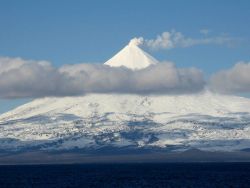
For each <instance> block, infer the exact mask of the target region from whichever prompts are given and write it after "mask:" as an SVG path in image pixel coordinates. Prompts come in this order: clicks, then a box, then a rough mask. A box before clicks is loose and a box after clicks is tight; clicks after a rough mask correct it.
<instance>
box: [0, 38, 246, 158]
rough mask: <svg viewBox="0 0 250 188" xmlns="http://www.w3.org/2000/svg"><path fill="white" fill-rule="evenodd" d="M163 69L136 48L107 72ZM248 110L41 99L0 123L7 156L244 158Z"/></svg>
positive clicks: (227, 98)
mask: <svg viewBox="0 0 250 188" xmlns="http://www.w3.org/2000/svg"><path fill="white" fill-rule="evenodd" d="M157 63H158V61H157V60H156V59H155V58H153V57H152V56H150V55H149V54H147V53H146V52H144V51H143V50H142V49H141V48H140V47H139V46H138V44H137V43H135V42H134V41H131V42H130V43H129V44H128V45H127V46H125V48H123V49H122V50H121V51H120V52H118V53H117V54H116V55H115V56H114V57H112V58H111V59H110V60H108V61H107V62H106V63H105V65H107V66H111V67H120V66H123V67H126V68H128V69H132V70H134V71H137V70H140V69H144V68H147V67H148V66H153V65H155V64H157ZM249 107H250V100H249V99H248V98H244V97H238V96H231V95H220V94H215V93H212V92H211V91H209V90H204V91H202V92H200V93H195V94H185V95H184V94H183V95H148V96H146V95H135V94H133V95H132V94H88V95H85V96H80V97H47V98H40V99H35V100H33V101H31V102H29V103H27V104H24V105H22V106H20V107H18V108H16V109H14V110H11V111H9V112H7V113H4V114H2V115H1V116H0V151H1V152H24V151H32V152H33V151H46V152H48V151H53V152H54V151H81V152H83V153H89V152H90V153H91V152H92V153H93V152H96V151H107V150H108V151H111V152H113V153H114V152H116V151H121V150H122V151H123V152H125V153H126V152H127V153H129V152H131V150H132V151H137V150H140V151H141V150H147V151H154V150H157V151H159V150H161V151H167V152H173V151H174V152H176V151H185V150H189V149H193V148H196V149H199V150H204V151H230V152H231V151H243V150H248V149H249V148H250V147H249V146H250V108H249ZM128 151H129V152H128Z"/></svg>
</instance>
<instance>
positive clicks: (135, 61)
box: [104, 39, 158, 70]
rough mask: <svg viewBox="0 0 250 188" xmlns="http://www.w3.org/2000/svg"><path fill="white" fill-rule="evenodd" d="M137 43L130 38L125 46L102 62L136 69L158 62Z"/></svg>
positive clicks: (112, 65)
mask: <svg viewBox="0 0 250 188" xmlns="http://www.w3.org/2000/svg"><path fill="white" fill-rule="evenodd" d="M138 45H139V44H138V42H136V39H132V40H131V41H130V42H129V44H128V45H127V46H125V47H124V48H123V49H122V50H121V51H119V52H118V53H117V54H116V55H115V56H114V57H112V58H111V59H109V60H108V61H107V62H105V63H104V64H105V65H109V66H111V67H121V66H124V67H127V68H129V69H132V70H138V69H143V68H146V67H148V66H150V65H154V64H157V63H158V61H157V60H156V59H155V58H153V57H152V56H151V55H149V54H148V53H146V52H145V51H143V50H142V49H141V48H139V47H138Z"/></svg>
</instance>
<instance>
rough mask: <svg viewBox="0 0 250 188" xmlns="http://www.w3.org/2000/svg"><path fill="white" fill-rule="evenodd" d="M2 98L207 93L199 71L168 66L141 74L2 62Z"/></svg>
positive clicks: (82, 66)
mask: <svg viewBox="0 0 250 188" xmlns="http://www.w3.org/2000/svg"><path fill="white" fill-rule="evenodd" d="M0 68H1V69H0V70H1V71H0V88H1V89H0V98H20V97H44V96H73V95H84V94H87V93H131V94H182V93H193V92H198V91H200V90H202V89H203V87H204V84H205V81H204V79H203V74H202V72H201V71H200V70H198V69H196V68H186V69H179V68H176V67H175V66H174V64H172V63H169V62H165V63H159V64H158V65H154V66H150V67H148V68H146V69H142V70H139V71H132V70H130V69H126V68H112V67H109V66H105V65H102V64H86V63H84V64H78V65H64V66H63V67H60V68H55V67H53V66H52V65H51V64H50V63H49V62H46V61H38V62H36V61H27V60H23V59H20V58H0Z"/></svg>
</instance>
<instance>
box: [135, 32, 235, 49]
mask: <svg viewBox="0 0 250 188" xmlns="http://www.w3.org/2000/svg"><path fill="white" fill-rule="evenodd" d="M201 32H203V33H208V32H209V31H208V30H202V31H201ZM138 40H140V44H141V45H143V46H145V47H147V48H150V49H153V50H160V49H172V48H187V47H191V46H195V45H209V44H214V45H227V46H232V45H234V44H235V43H236V42H237V41H238V39H235V38H232V37H229V36H227V35H218V36H211V37H207V36H206V35H204V36H203V37H201V38H191V37H186V36H185V35H184V34H182V33H181V32H176V31H174V30H172V31H166V32H163V33H162V34H161V35H158V36H157V37H156V38H155V39H143V38H142V37H140V38H138Z"/></svg>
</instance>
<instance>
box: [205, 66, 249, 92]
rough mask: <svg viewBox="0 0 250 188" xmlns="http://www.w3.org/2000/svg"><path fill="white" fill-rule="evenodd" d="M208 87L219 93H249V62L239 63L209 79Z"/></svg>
mask: <svg viewBox="0 0 250 188" xmlns="http://www.w3.org/2000/svg"><path fill="white" fill-rule="evenodd" d="M210 87H211V89H212V90H214V91H216V92H220V93H249V92H250V62H248V63H245V62H239V63H237V64H235V65H234V66H233V67H232V68H230V69H227V70H222V71H220V72H218V73H216V74H214V75H213V76H212V77H211V80H210Z"/></svg>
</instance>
